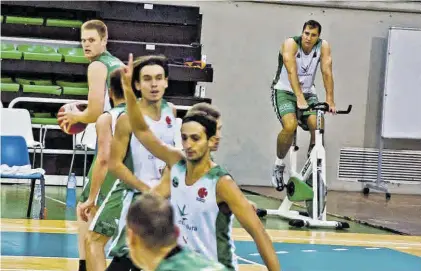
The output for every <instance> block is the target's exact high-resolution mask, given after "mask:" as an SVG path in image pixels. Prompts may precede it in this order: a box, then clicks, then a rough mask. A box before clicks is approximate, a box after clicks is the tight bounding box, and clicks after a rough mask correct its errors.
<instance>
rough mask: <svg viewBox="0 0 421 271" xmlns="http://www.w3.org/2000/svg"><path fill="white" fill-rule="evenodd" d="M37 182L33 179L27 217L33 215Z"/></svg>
mask: <svg viewBox="0 0 421 271" xmlns="http://www.w3.org/2000/svg"><path fill="white" fill-rule="evenodd" d="M35 182H36V180H34V179H32V180H31V193H30V194H29V203H28V210H27V211H26V217H27V218H30V217H31V209H32V201H33V200H34V190H35Z"/></svg>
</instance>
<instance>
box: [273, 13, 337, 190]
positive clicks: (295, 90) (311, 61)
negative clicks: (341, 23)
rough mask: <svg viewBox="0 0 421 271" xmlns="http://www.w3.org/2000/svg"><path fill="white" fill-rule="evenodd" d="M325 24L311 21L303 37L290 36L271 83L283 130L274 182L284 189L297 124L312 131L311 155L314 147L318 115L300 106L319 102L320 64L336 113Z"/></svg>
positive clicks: (276, 110) (327, 95) (330, 108)
mask: <svg viewBox="0 0 421 271" xmlns="http://www.w3.org/2000/svg"><path fill="white" fill-rule="evenodd" d="M321 31H322V26H321V25H320V24H319V23H318V22H316V21H314V20H310V21H307V22H305V23H304V26H303V32H302V34H301V36H296V37H292V38H288V39H287V40H286V41H285V42H284V43H283V44H282V46H281V50H280V52H279V60H278V61H279V66H278V70H277V72H276V76H275V79H274V80H273V83H272V103H273V107H274V109H275V112H276V115H277V117H278V119H279V121H280V122H281V123H282V127H283V129H282V131H281V132H280V133H279V134H278V138H277V144H276V155H277V158H276V161H275V166H274V170H273V175H272V184H273V185H274V186H276V187H279V188H282V187H283V184H284V180H283V173H284V169H285V164H284V161H283V159H284V158H285V156H286V154H287V153H288V150H289V148H290V146H291V144H292V140H293V137H294V133H295V130H296V129H297V125H300V127H302V128H303V129H304V130H307V131H308V130H310V133H311V139H310V146H309V151H308V154H310V151H311V149H312V148H313V146H314V140H315V129H316V115H315V112H310V113H309V115H306V116H305V115H304V116H303V114H302V112H300V110H299V109H306V108H308V106H309V105H311V104H314V103H317V102H318V99H317V95H316V89H315V86H314V79H315V77H316V70H317V66H318V65H319V62H320V64H321V65H320V67H321V71H322V75H323V82H324V86H325V89H326V102H327V103H328V104H329V111H330V112H332V113H335V112H336V109H335V102H334V95H333V75H332V57H331V55H330V45H329V44H328V43H327V41H326V40H322V39H320V33H321Z"/></svg>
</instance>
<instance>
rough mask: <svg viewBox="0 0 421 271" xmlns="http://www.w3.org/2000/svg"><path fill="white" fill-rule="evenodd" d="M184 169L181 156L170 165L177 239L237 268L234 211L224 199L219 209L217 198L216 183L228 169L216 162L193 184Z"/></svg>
mask: <svg viewBox="0 0 421 271" xmlns="http://www.w3.org/2000/svg"><path fill="white" fill-rule="evenodd" d="M186 170H187V169H186V163H185V161H184V160H182V161H180V162H179V163H178V164H176V165H174V166H173V167H172V168H171V198H170V201H171V204H172V206H173V208H174V218H175V223H176V225H177V226H178V227H179V228H180V236H179V238H178V243H179V244H180V245H182V246H187V247H188V248H190V249H191V250H194V251H196V252H198V253H200V254H203V255H205V256H206V257H207V258H208V259H210V260H214V261H218V262H220V263H222V264H223V265H225V266H226V267H227V268H229V269H231V270H237V259H236V256H235V254H234V251H235V246H234V240H233V239H232V235H231V234H232V233H231V232H232V221H233V215H232V213H231V212H230V211H229V209H228V208H227V206H226V204H225V203H223V204H222V205H224V206H223V208H224V212H222V211H221V210H220V206H219V205H218V204H217V202H216V184H217V182H218V180H219V179H220V177H222V176H224V175H227V174H228V173H227V172H226V171H225V170H224V169H222V168H221V167H220V166H215V167H214V168H212V169H211V170H210V171H209V172H208V173H207V174H206V175H204V176H203V177H202V178H200V179H199V180H198V181H197V182H196V183H195V184H193V185H191V186H187V185H186V182H185V179H186Z"/></svg>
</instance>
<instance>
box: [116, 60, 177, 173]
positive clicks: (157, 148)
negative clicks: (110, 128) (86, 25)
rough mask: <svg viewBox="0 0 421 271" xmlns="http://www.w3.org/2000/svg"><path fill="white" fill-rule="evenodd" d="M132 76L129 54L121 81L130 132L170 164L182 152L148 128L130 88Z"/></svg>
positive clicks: (175, 160) (172, 163) (154, 153)
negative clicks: (167, 143)
mask: <svg viewBox="0 0 421 271" xmlns="http://www.w3.org/2000/svg"><path fill="white" fill-rule="evenodd" d="M132 77H133V55H132V54H130V55H129V61H128V64H127V66H125V67H124V68H123V70H122V75H121V82H122V85H123V89H124V95H125V98H126V106H127V115H128V117H129V120H130V125H131V127H132V132H133V134H134V135H135V136H136V138H137V139H138V140H139V141H140V142H141V143H142V144H143V145H144V146H145V147H146V148H147V149H148V150H149V151H150V152H151V153H152V154H153V155H154V156H155V157H157V158H158V159H161V160H162V161H164V162H165V163H166V164H167V165H169V166H172V165H174V164H176V163H177V162H178V161H180V160H181V159H183V154H182V153H181V151H179V150H177V149H175V148H173V147H171V146H168V145H166V144H165V143H163V142H162V141H161V140H160V139H159V138H157V137H156V136H155V134H154V133H153V132H152V131H151V130H150V129H149V126H148V124H147V123H146V121H145V119H144V116H143V114H142V111H141V110H140V107H139V106H138V104H137V99H136V96H135V94H134V92H133V89H132Z"/></svg>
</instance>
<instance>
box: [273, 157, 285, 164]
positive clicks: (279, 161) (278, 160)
mask: <svg viewBox="0 0 421 271" xmlns="http://www.w3.org/2000/svg"><path fill="white" fill-rule="evenodd" d="M283 164H284V160H283V159H279V158H278V157H276V160H275V166H282V165H283Z"/></svg>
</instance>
